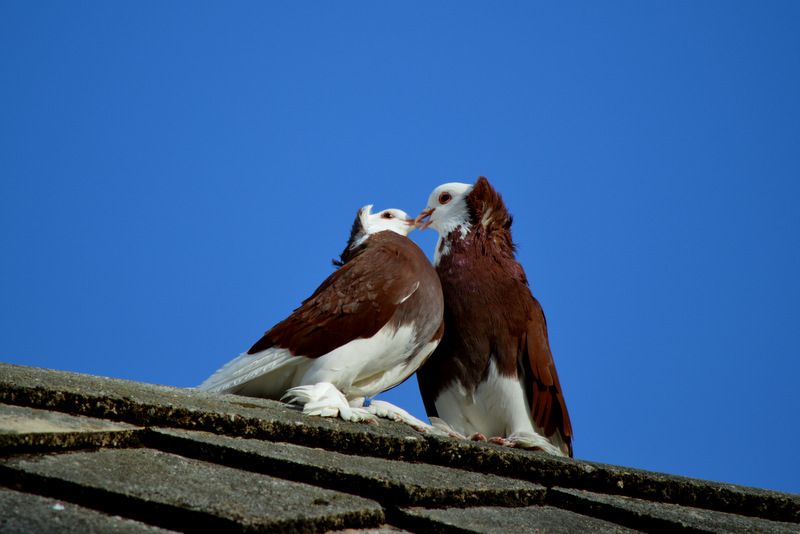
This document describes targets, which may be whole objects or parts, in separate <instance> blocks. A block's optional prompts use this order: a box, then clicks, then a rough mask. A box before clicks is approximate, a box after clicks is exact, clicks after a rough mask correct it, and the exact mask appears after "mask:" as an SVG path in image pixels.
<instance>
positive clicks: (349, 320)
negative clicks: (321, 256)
mask: <svg viewBox="0 0 800 534" xmlns="http://www.w3.org/2000/svg"><path fill="white" fill-rule="evenodd" d="M381 234H390V235H388V236H382V238H380V237H379V236H381ZM381 234H375V235H374V236H372V237H371V238H370V239H373V240H375V241H376V243H375V244H371V245H370V246H368V247H366V248H365V250H364V251H363V252H361V253H360V254H359V255H358V256H356V257H355V258H353V259H351V260H350V261H348V262H347V263H345V264H344V265H343V266H342V267H340V268H339V269H337V270H336V271H334V272H333V273H332V274H331V276H329V277H328V278H327V279H326V280H325V281H324V282H323V283H322V284H321V285H320V286H319V288H317V290H316V291H315V292H314V294H313V295H311V297H309V298H308V299H306V300H305V301H304V302H303V304H302V305H301V306H300V307H299V308H297V309H296V310H295V311H294V312H293V313H292V314H291V315H290V316H289V317H287V318H286V319H284V320H283V321H281V322H280V323H278V324H277V325H275V326H274V327H273V328H272V329H271V330H270V331H268V332H267V333H266V334H264V337H262V338H261V339H260V340H259V341H258V342H257V343H256V344H255V345H253V347H252V348H251V349H250V350H249V351H248V354H255V353H257V352H261V351H262V350H265V349H267V348H269V347H272V346H278V347H281V348H285V349H288V350H289V351H290V352H291V353H292V354H294V355H295V356H306V357H309V358H317V357H319V356H322V355H323V354H327V353H329V352H330V351H332V350H334V349H336V348H338V347H341V346H342V345H345V344H346V343H349V342H350V341H353V340H354V339H358V338H368V337H372V336H373V335H375V333H377V332H378V330H380V329H381V328H382V327H383V326H384V325H385V324H386V323H387V322H389V320H390V319H391V317H392V316H393V314H394V313H395V310H396V309H397V307H398V305H399V304H400V303H401V302H403V301H404V300H405V299H407V298H408V297H409V296H410V295H411V294H412V293H413V292H414V291H416V289H417V288H418V287H419V277H418V275H417V274H416V273H415V271H414V269H412V268H410V267H411V265H410V261H409V259H408V258H407V257H406V256H405V255H404V254H403V250H402V248H403V246H404V245H405V243H403V242H402V241H401V240H407V238H405V237H401V236H398V235H396V234H393V233H392V232H381ZM407 241H408V240H407ZM408 244H410V245H413V242H411V241H408ZM413 246H416V245H413Z"/></svg>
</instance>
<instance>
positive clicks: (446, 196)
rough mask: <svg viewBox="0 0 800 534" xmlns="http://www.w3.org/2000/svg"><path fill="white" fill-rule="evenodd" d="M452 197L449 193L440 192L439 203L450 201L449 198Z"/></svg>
mask: <svg viewBox="0 0 800 534" xmlns="http://www.w3.org/2000/svg"><path fill="white" fill-rule="evenodd" d="M451 198H453V197H452V196H450V193H442V194H441V195H439V204H447V203H448V202H450V199H451Z"/></svg>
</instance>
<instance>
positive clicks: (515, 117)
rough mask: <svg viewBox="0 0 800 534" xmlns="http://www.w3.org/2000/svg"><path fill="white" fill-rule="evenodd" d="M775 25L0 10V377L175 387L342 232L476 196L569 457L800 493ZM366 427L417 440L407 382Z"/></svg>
mask: <svg viewBox="0 0 800 534" xmlns="http://www.w3.org/2000/svg"><path fill="white" fill-rule="evenodd" d="M798 28H800V3H798V2H795V1H774V2H755V1H751V2H729V1H725V2H721V1H720V2H717V1H708V2H664V3H655V2H637V1H628V2H591V1H586V2H523V3H513V2H511V3H500V4H498V3H485V2H484V3H478V2H436V3H431V2H394V3H387V2H378V3H375V2H349V3H342V2H335V3H334V2H313V3H309V2H287V3H280V4H279V3H275V2H237V3H228V2H225V3H223V2H219V3H206V2H195V1H192V2H91V1H85V2H79V3H70V2H2V3H0V95H1V98H0V179H2V191H3V194H2V197H1V198H2V200H0V202H2V210H0V225H1V227H2V231H0V251H1V253H2V261H0V276H2V281H3V282H2V285H0V299H2V307H1V308H0V313H1V314H2V317H1V318H0V319H1V320H0V328H2V332H0V360H2V361H5V362H11V363H17V364H23V365H32V366H39V367H47V368H53V369H63V370H68V371H77V372H81V373H91V374H96V375H103V376H111V377H119V378H125V379H131V380H138V381H144V382H151V383H159V384H168V385H174V386H182V387H190V386H194V385H197V384H199V383H200V382H201V381H203V380H204V379H205V378H206V377H207V376H208V375H210V374H211V373H212V372H213V371H215V370H216V369H217V368H218V367H219V366H220V365H222V364H223V363H225V362H227V361H228V360H230V359H231V358H233V357H234V356H236V355H238V354H239V353H240V352H242V351H244V350H247V349H248V348H249V347H250V346H251V345H252V344H253V343H254V342H255V341H256V340H258V339H259V337H260V336H261V335H262V334H263V332H264V331H265V330H267V329H269V328H270V327H271V326H272V325H273V324H275V323H276V322H278V321H279V320H281V319H283V318H284V317H285V316H286V315H288V314H289V313H290V312H291V311H292V310H293V309H294V308H295V307H297V306H298V305H299V303H300V302H301V300H302V299H304V298H305V297H307V296H309V295H310V294H311V292H312V291H313V290H314V289H315V288H316V287H317V285H318V284H319V283H320V282H321V281H322V280H323V279H324V278H325V277H326V276H328V274H330V272H331V271H332V269H333V267H332V265H331V259H332V258H334V257H337V256H338V254H339V253H340V252H341V250H342V248H343V247H344V244H345V241H346V239H347V237H348V235H349V229H350V225H351V223H352V220H353V218H354V217H355V213H356V210H357V209H358V208H360V207H361V206H363V205H365V204H374V205H375V209H376V210H377V209H384V208H389V207H395V208H400V209H403V210H406V211H407V212H409V214H413V215H416V214H417V213H419V211H421V210H422V209H423V208H424V207H425V204H426V202H427V198H428V195H429V194H430V192H431V190H433V188H434V187H436V186H437V185H440V184H442V183H445V182H451V181H461V182H473V181H474V180H475V179H476V178H477V177H478V176H479V175H481V174H483V175H485V176H487V177H488V178H489V180H490V182H491V183H492V184H493V185H494V186H495V187H496V188H497V189H498V190H499V191H500V192H501V193H502V194H503V196H504V198H505V200H506V204H507V205H508V207H509V210H510V211H511V212H512V213H513V215H514V218H515V219H514V220H515V222H514V227H513V230H514V237H515V240H516V242H517V243H518V245H519V253H518V258H519V260H520V261H521V262H522V264H523V266H524V267H525V269H526V271H527V274H528V278H529V280H530V282H531V287H532V289H533V292H534V294H535V295H536V296H537V298H538V299H539V301H540V302H541V303H542V306H543V307H544V310H545V313H546V315H547V320H548V326H549V330H550V343H551V347H552V350H553V354H554V357H555V360H556V364H557V367H558V372H559V375H560V378H561V384H562V386H563V388H564V392H565V396H566V400H567V404H568V407H569V411H570V415H571V417H572V422H573V427H574V429H575V454H576V456H577V457H578V458H583V459H588V460H595V461H599V462H607V463H612V464H620V465H624V466H630V467H639V468H644V469H650V470H656V471H664V472H669V473H674V474H680V475H688V476H694V477H700V478H706V479H712V480H720V481H725V482H732V483H738V484H746V485H752V486H759V487H766V488H770V489H778V490H785V491H794V492H800V462H798V460H797V451H798V450H800V421H799V420H798V419H800V389H799V388H798V384H797V381H798V376H799V375H800V362H799V357H800V330H799V329H798V324H799V323H800V283H799V282H798V275H800V31H798ZM412 238H413V239H415V240H416V242H417V243H418V244H419V245H420V246H421V247H422V248H423V250H425V252H426V253H427V254H428V255H429V257H430V256H432V254H433V246H434V243H435V240H436V234H435V232H433V231H432V230H426V231H425V232H415V233H414V234H412ZM383 398H385V399H387V400H390V401H392V402H395V403H397V404H399V405H401V406H404V407H406V408H407V409H409V410H410V411H411V412H412V413H414V414H416V415H418V416H420V417H424V410H423V408H422V403H421V400H420V398H419V393H418V391H417V386H416V382H415V381H414V380H409V381H408V382H406V383H404V384H403V385H401V386H399V387H398V388H396V389H395V390H393V391H390V392H388V393H387V394H385V395H384V396H383Z"/></svg>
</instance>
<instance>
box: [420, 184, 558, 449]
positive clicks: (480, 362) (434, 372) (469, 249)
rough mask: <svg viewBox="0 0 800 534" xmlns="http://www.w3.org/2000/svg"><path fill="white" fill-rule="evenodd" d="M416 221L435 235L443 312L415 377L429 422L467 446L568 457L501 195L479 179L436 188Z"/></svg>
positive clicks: (546, 356) (554, 388) (551, 377)
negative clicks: (467, 440) (438, 336)
mask: <svg viewBox="0 0 800 534" xmlns="http://www.w3.org/2000/svg"><path fill="white" fill-rule="evenodd" d="M426 218H427V220H426V221H425V219H426ZM417 221H418V222H419V221H424V224H422V225H421V228H420V229H425V228H427V227H428V226H430V227H431V228H433V229H435V230H436V231H437V232H439V240H438V242H437V243H436V250H435V252H434V260H433V265H434V267H435V268H436V272H437V273H438V275H439V280H441V282H442V291H443V292H444V306H445V311H444V320H445V329H444V336H443V337H442V341H441V343H439V346H438V347H437V348H436V350H435V351H434V353H433V354H432V355H431V357H430V359H428V361H427V362H426V363H425V365H424V366H423V367H421V368H420V370H419V371H418V372H417V377H418V380H419V388H420V392H421V393H422V399H423V401H424V403H425V409H426V411H427V413H428V416H429V417H431V421H432V422H434V424H435V426H439V427H444V428H445V429H447V430H448V431H452V430H454V431H456V432H457V433H459V434H462V435H464V436H472V437H473V439H482V438H483V437H484V436H492V439H491V440H490V441H495V442H498V443H502V444H505V445H512V446H521V447H526V448H538V449H542V450H544V451H546V452H549V453H551V454H558V455H564V456H572V425H571V423H570V420H569V414H568V413H567V405H566V403H565V401H564V395H563V394H562V391H561V385H560V384H559V381H558V374H557V373H556V366H555V363H554V362H553V357H552V355H551V353H550V344H549V342H548V339H547V324H546V322H545V318H544V313H543V312H542V307H541V306H540V305H539V302H538V301H537V300H536V299H535V298H534V297H533V295H532V294H531V290H530V288H529V286H528V280H527V278H526V276H525V271H524V270H523V269H522V265H520V264H519V262H517V260H516V258H515V255H514V253H515V245H514V243H513V241H512V239H511V216H510V215H509V214H508V211H507V210H506V207H505V204H504V203H503V199H502V198H501V196H500V194H499V193H497V191H495V190H494V188H493V187H492V186H491V185H490V184H489V181H488V180H487V179H486V178H484V177H480V178H479V179H478V181H477V182H476V183H475V184H474V185H469V184H461V183H449V184H444V185H441V186H439V187H437V188H436V189H434V191H433V193H431V196H430V198H429V199H428V205H427V207H426V208H425V210H423V212H422V213H420V215H419V217H417ZM442 422H444V424H443V423H442Z"/></svg>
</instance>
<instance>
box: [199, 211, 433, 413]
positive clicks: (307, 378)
mask: <svg viewBox="0 0 800 534" xmlns="http://www.w3.org/2000/svg"><path fill="white" fill-rule="evenodd" d="M371 208H372V206H365V207H363V208H361V209H360V210H359V211H358V215H357V216H356V221H355V223H354V224H353V228H352V231H351V234H350V240H349V241H348V244H347V247H345V250H344V252H343V253H342V255H341V258H340V261H338V262H337V261H334V263H335V264H337V265H340V266H339V268H338V269H336V270H335V271H334V272H333V273H332V274H331V275H330V276H329V277H328V278H327V279H326V280H325V281H324V282H322V284H321V285H320V286H319V287H318V288H317V290H316V291H314V293H313V294H312V295H311V296H310V297H309V298H307V299H306V300H304V301H303V303H302V305H301V306H300V307H299V308H297V309H296V310H295V311H294V312H293V313H292V314H291V315H289V317H287V318H286V319H284V320H283V321H281V322H279V323H278V324H277V325H275V326H274V327H272V329H271V330H269V331H268V332H267V333H266V334H264V336H263V337H262V338H261V339H260V340H259V341H258V342H256V343H255V345H253V346H252V347H251V348H250V350H248V351H247V352H245V353H243V354H241V355H240V356H239V357H238V358H235V359H234V360H232V361H230V362H229V363H227V364H226V365H224V366H223V367H222V368H221V369H219V370H218V371H217V372H215V373H214V374H213V375H212V376H211V377H210V378H208V380H206V381H205V382H203V383H202V384H201V385H200V386H198V389H202V390H206V391H214V392H220V393H235V394H239V395H247V396H253V397H265V398H271V399H282V398H283V399H288V400H289V401H290V402H294V403H297V404H302V405H303V411H304V412H305V413H309V414H314V415H321V416H328V417H336V416H339V417H341V418H343V419H346V420H351V421H359V420H373V419H374V418H373V416H374V415H378V416H381V417H390V418H393V419H399V420H403V421H405V422H407V423H409V424H411V425H412V426H415V427H427V425H425V423H422V422H421V421H419V420H418V419H415V418H413V417H412V416H410V415H409V414H408V413H407V412H405V411H404V410H402V409H400V408H397V407H394V406H392V405H391V404H389V403H386V402H381V401H375V402H373V404H372V405H371V406H370V407H368V408H363V407H362V405H363V404H364V398H365V397H373V396H375V395H377V394H378V393H381V392H383V391H386V390H388V389H391V388H393V387H394V386H396V385H398V384H400V383H401V382H403V381H404V380H405V379H406V378H408V377H409V376H411V375H412V374H413V373H414V372H415V371H416V370H417V368H418V367H419V366H420V365H421V364H422V363H423V362H424V361H425V360H426V359H427V358H428V356H429V355H430V354H431V352H432V351H433V349H434V348H436V345H438V344H439V341H440V339H441V337H442V330H443V318H442V312H443V302H442V290H441V285H440V283H439V278H438V276H436V272H435V271H434V270H433V267H432V266H431V264H430V262H429V261H428V259H427V257H426V256H425V254H424V253H423V252H422V250H420V248H419V247H418V246H417V245H416V244H415V243H414V242H413V241H411V240H410V239H408V237H406V236H407V235H408V234H409V233H410V232H411V231H412V230H413V229H414V228H415V227H416V225H415V221H414V220H413V219H410V218H409V217H408V216H407V215H406V213H405V212H403V211H401V210H394V209H392V210H384V211H381V212H379V213H376V214H372V213H371ZM427 428H430V427H427Z"/></svg>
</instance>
